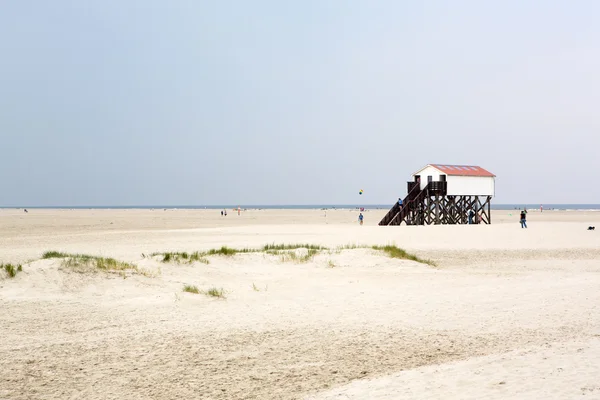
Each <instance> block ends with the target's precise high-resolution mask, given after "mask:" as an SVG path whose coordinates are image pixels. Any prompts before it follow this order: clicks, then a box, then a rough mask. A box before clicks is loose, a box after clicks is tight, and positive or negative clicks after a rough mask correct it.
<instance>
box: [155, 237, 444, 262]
mask: <svg viewBox="0 0 600 400" xmlns="http://www.w3.org/2000/svg"><path fill="white" fill-rule="evenodd" d="M368 248H371V249H374V250H378V251H382V252H384V253H385V254H386V255H387V256H388V257H391V258H398V259H403V260H411V261H415V262H419V263H422V264H427V265H431V266H435V265H436V264H435V262H433V261H431V260H425V259H421V258H419V257H418V256H416V255H414V254H411V253H408V252H407V251H406V250H404V249H401V248H399V247H397V246H396V245H391V244H388V245H385V246H366V245H359V244H347V245H344V246H338V247H335V248H328V247H325V246H321V245H317V244H312V243H291V244H285V243H270V244H266V245H264V246H262V247H261V248H248V247H246V248H233V247H228V246H221V247H219V248H215V249H210V250H206V251H196V252H193V253H188V252H167V253H153V254H151V256H160V257H161V261H162V262H164V263H169V262H178V263H179V262H187V263H192V262H202V263H205V264H209V263H210V261H209V259H208V257H209V256H227V257H232V256H234V255H236V254H247V253H264V254H268V255H272V256H278V257H279V259H280V261H281V262H300V263H304V262H308V261H310V260H312V259H313V258H314V256H315V255H317V254H319V253H320V252H322V251H329V252H330V253H337V254H339V253H340V252H341V251H343V250H355V249H368ZM301 249H306V253H304V254H302V253H300V252H297V251H296V250H301Z"/></svg>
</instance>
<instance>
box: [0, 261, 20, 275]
mask: <svg viewBox="0 0 600 400" xmlns="http://www.w3.org/2000/svg"><path fill="white" fill-rule="evenodd" d="M2 269H3V270H4V271H5V272H6V273H7V274H8V277H9V278H14V277H15V276H17V273H18V272H21V271H23V266H22V265H21V264H18V265H15V264H10V263H9V264H0V270H2Z"/></svg>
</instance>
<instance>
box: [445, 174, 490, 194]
mask: <svg viewBox="0 0 600 400" xmlns="http://www.w3.org/2000/svg"><path fill="white" fill-rule="evenodd" d="M446 181H447V182H448V190H447V194H448V195H450V196H468V195H475V196H494V194H495V193H494V183H495V182H494V177H487V176H456V175H451V176H448V177H447V178H446Z"/></svg>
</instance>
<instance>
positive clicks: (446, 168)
mask: <svg viewBox="0 0 600 400" xmlns="http://www.w3.org/2000/svg"><path fill="white" fill-rule="evenodd" d="M429 165H431V166H432V167H434V168H437V169H439V170H440V171H442V172H443V173H445V174H446V175H461V176H485V177H495V176H496V175H494V174H492V173H491V172H490V171H488V170H485V169H483V168H481V167H478V166H476V165H448V164H429Z"/></svg>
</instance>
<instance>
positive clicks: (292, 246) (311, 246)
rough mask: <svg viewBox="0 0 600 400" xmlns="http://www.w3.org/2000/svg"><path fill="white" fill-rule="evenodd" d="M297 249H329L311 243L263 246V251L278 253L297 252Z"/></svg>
mask: <svg viewBox="0 0 600 400" xmlns="http://www.w3.org/2000/svg"><path fill="white" fill-rule="evenodd" d="M297 249H308V250H328V249H327V247H324V246H320V245H317V244H310V243H302V244H300V243H295V244H283V243H282V244H275V243H272V244H266V245H264V246H263V248H262V251H278V250H297Z"/></svg>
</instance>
